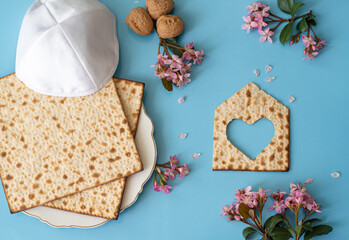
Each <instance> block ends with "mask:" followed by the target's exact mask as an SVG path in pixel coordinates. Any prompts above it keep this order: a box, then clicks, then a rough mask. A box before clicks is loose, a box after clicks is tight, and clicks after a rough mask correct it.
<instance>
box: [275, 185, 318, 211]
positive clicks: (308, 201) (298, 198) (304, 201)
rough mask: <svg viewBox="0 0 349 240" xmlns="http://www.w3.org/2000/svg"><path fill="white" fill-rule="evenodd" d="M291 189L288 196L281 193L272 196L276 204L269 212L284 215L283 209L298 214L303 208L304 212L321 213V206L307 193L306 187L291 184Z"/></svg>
mask: <svg viewBox="0 0 349 240" xmlns="http://www.w3.org/2000/svg"><path fill="white" fill-rule="evenodd" d="M290 188H291V190H290V192H289V193H288V194H287V193H286V192H280V191H278V192H276V193H272V194H271V196H272V198H273V199H274V203H273V205H272V206H271V207H269V210H271V209H275V211H276V212H277V213H282V211H283V209H290V210H291V211H293V212H295V213H296V212H298V211H299V209H302V208H303V209H304V212H306V211H307V210H308V211H310V212H311V213H312V212H321V209H320V205H319V204H318V203H316V202H315V199H314V198H312V197H311V195H310V194H309V193H308V192H307V189H306V187H305V185H301V184H300V183H297V184H294V183H291V184H290Z"/></svg>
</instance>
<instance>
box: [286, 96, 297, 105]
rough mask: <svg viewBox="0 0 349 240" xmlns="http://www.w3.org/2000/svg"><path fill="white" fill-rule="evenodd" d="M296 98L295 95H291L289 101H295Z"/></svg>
mask: <svg viewBox="0 0 349 240" xmlns="http://www.w3.org/2000/svg"><path fill="white" fill-rule="evenodd" d="M294 100H296V98H295V97H294V96H290V97H289V98H288V101H289V102H290V103H293V102H294Z"/></svg>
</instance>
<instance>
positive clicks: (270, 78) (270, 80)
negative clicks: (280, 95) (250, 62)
mask: <svg viewBox="0 0 349 240" xmlns="http://www.w3.org/2000/svg"><path fill="white" fill-rule="evenodd" d="M274 80H275V77H268V78H267V79H265V81H266V82H272V81H274Z"/></svg>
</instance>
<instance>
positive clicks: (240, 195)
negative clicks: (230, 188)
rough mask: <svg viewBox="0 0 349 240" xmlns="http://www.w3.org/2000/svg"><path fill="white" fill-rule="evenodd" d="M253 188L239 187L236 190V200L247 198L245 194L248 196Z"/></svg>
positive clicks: (240, 200)
mask: <svg viewBox="0 0 349 240" xmlns="http://www.w3.org/2000/svg"><path fill="white" fill-rule="evenodd" d="M251 189H252V187H251V186H248V187H247V188H244V189H241V190H240V189H237V190H236V193H235V195H234V196H235V198H236V200H238V202H239V203H240V202H242V201H243V200H244V198H245V196H248V195H251V194H252V193H251Z"/></svg>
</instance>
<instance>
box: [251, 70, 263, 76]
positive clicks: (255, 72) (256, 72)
mask: <svg viewBox="0 0 349 240" xmlns="http://www.w3.org/2000/svg"><path fill="white" fill-rule="evenodd" d="M253 72H254V75H256V77H258V76H259V74H260V73H261V72H260V71H259V70H258V69H255V70H254V71H253Z"/></svg>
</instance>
